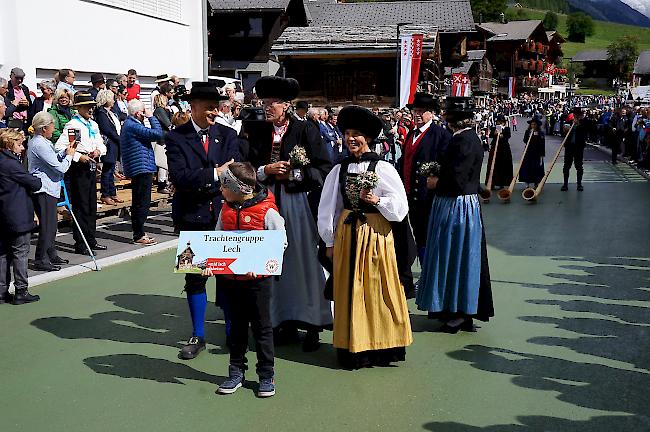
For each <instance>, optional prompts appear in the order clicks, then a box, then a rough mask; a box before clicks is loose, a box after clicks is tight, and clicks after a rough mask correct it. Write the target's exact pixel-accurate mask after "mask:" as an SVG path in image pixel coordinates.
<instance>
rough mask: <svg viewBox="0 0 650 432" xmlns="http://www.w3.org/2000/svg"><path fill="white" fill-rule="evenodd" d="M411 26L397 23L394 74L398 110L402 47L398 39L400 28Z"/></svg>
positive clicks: (406, 23) (405, 23)
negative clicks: (395, 68)
mask: <svg viewBox="0 0 650 432" xmlns="http://www.w3.org/2000/svg"><path fill="white" fill-rule="evenodd" d="M409 24H413V23H412V22H401V23H397V62H396V63H397V71H396V74H395V83H396V84H395V108H399V81H400V80H399V78H400V77H399V74H400V72H401V70H402V47H401V41H400V39H399V37H400V32H399V31H400V27H404V26H406V25H409Z"/></svg>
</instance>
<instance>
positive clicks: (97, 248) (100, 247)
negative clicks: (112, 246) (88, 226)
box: [90, 243, 108, 251]
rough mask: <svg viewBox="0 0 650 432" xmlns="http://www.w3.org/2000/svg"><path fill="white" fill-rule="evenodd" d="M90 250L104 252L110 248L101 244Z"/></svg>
mask: <svg viewBox="0 0 650 432" xmlns="http://www.w3.org/2000/svg"><path fill="white" fill-rule="evenodd" d="M90 248H91V249H92V250H96V251H98V250H101V251H104V250H106V249H108V247H106V246H104V245H100V244H99V243H95V244H94V245H92V246H90Z"/></svg>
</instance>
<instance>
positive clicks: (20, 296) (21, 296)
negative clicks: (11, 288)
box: [11, 288, 41, 305]
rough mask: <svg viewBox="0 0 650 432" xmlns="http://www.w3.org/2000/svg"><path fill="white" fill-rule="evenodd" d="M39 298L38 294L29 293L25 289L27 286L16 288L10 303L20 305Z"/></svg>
mask: <svg viewBox="0 0 650 432" xmlns="http://www.w3.org/2000/svg"><path fill="white" fill-rule="evenodd" d="M40 299H41V298H40V297H39V296H37V295H32V294H30V293H29V291H27V288H25V289H17V290H16V293H15V294H14V299H13V301H12V302H11V304H13V305H21V304H25V303H33V302H36V301H39V300H40Z"/></svg>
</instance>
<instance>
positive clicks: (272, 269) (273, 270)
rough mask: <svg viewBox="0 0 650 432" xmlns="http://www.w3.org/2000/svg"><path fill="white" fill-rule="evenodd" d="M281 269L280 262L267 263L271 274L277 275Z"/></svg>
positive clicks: (271, 260)
mask: <svg viewBox="0 0 650 432" xmlns="http://www.w3.org/2000/svg"><path fill="white" fill-rule="evenodd" d="M279 269H280V263H279V262H278V260H274V259H270V260H268V261H267V262H266V271H268V272H269V273H277V272H278V270H279Z"/></svg>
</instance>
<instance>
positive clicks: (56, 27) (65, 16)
mask: <svg viewBox="0 0 650 432" xmlns="http://www.w3.org/2000/svg"><path fill="white" fill-rule="evenodd" d="M1 2H2V7H1V10H2V25H0V76H2V77H5V78H7V79H8V78H9V72H10V71H11V68H13V67H15V66H19V67H21V68H22V69H23V70H24V71H25V73H26V74H27V75H26V77H25V84H27V86H29V87H30V89H32V90H34V89H35V88H36V83H37V82H38V81H40V79H42V78H43V77H42V76H41V77H39V79H37V78H36V71H37V69H39V70H43V69H45V70H56V69H60V68H70V69H73V70H75V71H76V72H77V83H78V84H82V82H83V81H88V77H89V75H90V73H91V72H102V73H104V74H105V75H107V78H109V77H113V76H114V75H115V74H117V73H126V71H127V70H128V69H131V68H133V69H136V70H137V71H138V74H139V76H140V77H141V84H142V85H143V86H145V87H148V85H149V84H150V83H151V81H152V80H151V79H150V78H149V77H153V76H155V75H159V74H163V73H167V74H169V75H177V76H179V77H182V78H184V79H185V80H186V81H197V80H202V79H203V58H202V57H203V39H202V22H201V20H202V14H201V7H202V4H203V1H202V0H182V21H183V23H182V24H181V23H174V22H169V21H164V20H161V19H157V18H153V17H149V16H145V15H141V14H137V13H133V12H130V11H126V10H121V9H117V8H113V7H110V6H104V5H101V4H97V3H91V2H86V1H82V0H1ZM44 73H45V72H42V73H41V75H43V74H44ZM48 73H49V72H48Z"/></svg>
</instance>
